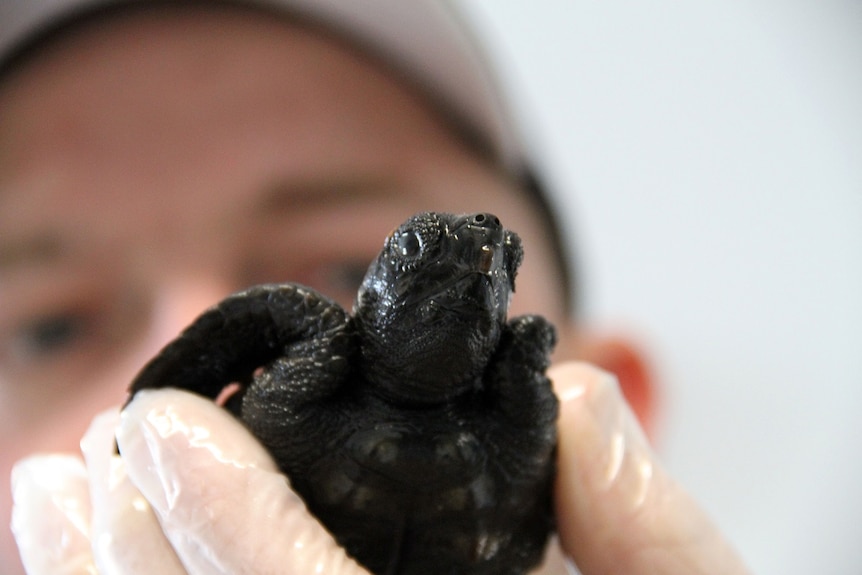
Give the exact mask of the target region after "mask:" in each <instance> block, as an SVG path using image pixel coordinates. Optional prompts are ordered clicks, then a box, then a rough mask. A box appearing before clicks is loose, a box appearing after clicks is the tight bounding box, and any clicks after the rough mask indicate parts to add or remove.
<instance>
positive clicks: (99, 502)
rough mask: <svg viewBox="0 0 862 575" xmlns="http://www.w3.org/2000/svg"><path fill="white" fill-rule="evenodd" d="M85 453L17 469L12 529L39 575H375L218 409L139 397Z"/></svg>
mask: <svg viewBox="0 0 862 575" xmlns="http://www.w3.org/2000/svg"><path fill="white" fill-rule="evenodd" d="M115 431H116V441H117V443H118V444H119V446H120V450H121V452H122V453H123V456H122V458H120V457H119V456H118V455H115V454H114V433H115ZM81 448H82V452H83V453H84V459H85V461H86V465H85V463H84V462H83V461H81V460H80V459H77V458H74V457H71V456H50V455H49V456H35V457H31V458H28V459H25V460H23V461H21V462H19V463H18V464H17V465H16V466H15V468H14V470H13V480H12V490H13V497H14V500H15V506H14V508H13V514H12V529H13V531H14V533H15V537H16V540H17V542H18V546H19V550H20V551H21V557H22V560H23V562H24V565H25V567H26V569H27V572H28V573H30V574H32V575H36V574H43V573H44V574H49V573H50V574H56V573H101V574H102V575H108V574H120V573H122V574H134V573H142V574H143V573H147V574H152V573H159V574H165V575H173V574H181V573H182V574H185V573H192V574H217V573H225V574H227V573H231V574H234V573H236V574H240V573H249V574H252V573H253V574H267V573H273V574H275V573H280V574H284V573H297V574H299V573H303V574H304V573H320V574H328V575H359V574H365V575H367V572H366V571H365V570H363V569H361V568H359V567H358V566H357V565H356V563H355V562H353V561H352V560H351V559H349V558H348V557H347V556H346V554H345V553H344V552H343V550H342V549H341V548H340V547H339V546H338V545H337V544H336V543H335V541H334V540H333V539H332V537H331V536H330V535H329V534H328V533H327V532H326V531H325V530H324V529H323V527H322V526H321V525H320V524H319V523H318V522H317V521H316V520H315V519H314V518H313V517H312V516H311V515H310V514H309V513H308V512H307V511H306V509H305V505H304V504H303V502H302V500H301V499H299V497H298V496H297V495H295V494H294V492H293V491H292V490H291V489H290V488H289V486H288V483H287V480H286V478H285V477H284V476H283V475H281V474H280V473H278V471H277V470H276V466H275V464H274V462H273V461H272V459H271V458H270V456H269V455H268V454H267V453H266V451H265V450H264V449H263V447H261V445H260V444H259V443H258V442H257V441H256V440H255V439H254V438H253V437H252V436H251V435H250V434H249V433H248V431H247V430H246V429H245V428H244V427H242V426H241V425H240V424H239V423H238V422H237V421H236V420H235V419H234V418H233V417H232V416H231V415H230V414H228V413H227V412H226V411H224V410H223V409H221V408H219V407H217V406H216V405H215V404H214V403H212V402H211V401H209V400H206V399H203V398H201V397H198V396H195V395H192V394H190V393H186V392H182V391H178V390H155V391H149V390H147V391H142V392H139V393H138V394H137V395H136V396H135V400H134V401H132V402H131V403H130V404H129V405H128V406H127V407H126V409H125V410H123V412H122V414H119V412H118V410H114V411H113V412H106V413H104V414H102V415H100V416H98V417H97V418H96V419H95V420H94V421H93V424H92V425H91V426H90V429H89V430H88V432H87V434H86V435H85V437H84V439H83V440H82V441H81Z"/></svg>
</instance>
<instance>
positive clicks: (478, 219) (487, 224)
mask: <svg viewBox="0 0 862 575" xmlns="http://www.w3.org/2000/svg"><path fill="white" fill-rule="evenodd" d="M471 220H472V221H471V223H472V224H473V225H474V226H478V227H480V228H499V227H500V218H498V217H497V216H495V215H494V214H474V215H473V217H472V218H471Z"/></svg>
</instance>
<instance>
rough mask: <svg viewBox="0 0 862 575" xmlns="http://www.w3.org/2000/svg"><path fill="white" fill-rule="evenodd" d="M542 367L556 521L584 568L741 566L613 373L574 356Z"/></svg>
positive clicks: (590, 574)
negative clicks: (553, 423) (658, 449)
mask: <svg viewBox="0 0 862 575" xmlns="http://www.w3.org/2000/svg"><path fill="white" fill-rule="evenodd" d="M548 375H549V377H550V378H551V379H552V380H553V381H554V387H555V390H556V392H557V394H558V396H559V398H560V420H559V433H560V434H559V455H558V471H557V484H556V493H555V499H556V514H557V524H558V528H559V534H560V539H561V542H562V545H563V547H564V549H565V550H566V551H567V552H568V553H569V554H570V555H571V556H572V557H573V558H574V561H575V563H576V564H577V565H578V568H579V569H580V570H581V572H582V573H583V575H596V574H604V573H623V574H626V575H640V574H646V573H662V574H665V575H676V574H679V575H683V574H685V575H692V574H707V573H715V574H719V573H720V574H722V575H736V574H743V573H747V570H746V568H745V567H744V565H743V564H742V562H741V561H740V559H739V558H738V556H737V554H736V553H735V552H734V550H733V549H732V548H731V546H730V545H729V544H728V542H727V541H726V540H725V539H724V538H723V537H722V536H721V534H720V533H719V532H718V531H717V530H716V528H715V527H714V526H713V524H712V523H711V521H710V520H709V519H708V518H707V516H706V514H705V513H704V512H703V511H702V510H701V509H700V508H699V507H698V506H697V505H696V504H695V503H694V501H693V500H692V499H691V498H690V497H689V496H688V495H687V494H686V493H685V492H684V491H683V489H682V488H681V487H680V486H679V485H678V484H677V483H676V482H675V481H673V479H672V478H671V477H670V476H668V474H667V473H666V472H665V470H664V469H663V468H662V467H661V465H660V464H659V463H658V461H657V460H656V457H655V455H654V454H653V452H652V450H651V449H650V447H649V445H648V444H647V441H646V438H645V436H644V434H643V432H642V431H641V429H640V427H639V425H638V423H637V420H636V419H635V417H634V415H633V414H632V412H631V410H630V409H629V408H628V406H627V404H626V403H625V400H624V399H623V398H622V395H621V394H620V392H619V388H618V386H617V383H616V380H615V378H613V376H611V375H609V374H607V373H605V372H602V371H600V370H598V369H596V368H593V367H591V366H588V365H586V364H576V363H572V364H566V365H562V366H558V367H555V368H553V369H551V370H549V373H548Z"/></svg>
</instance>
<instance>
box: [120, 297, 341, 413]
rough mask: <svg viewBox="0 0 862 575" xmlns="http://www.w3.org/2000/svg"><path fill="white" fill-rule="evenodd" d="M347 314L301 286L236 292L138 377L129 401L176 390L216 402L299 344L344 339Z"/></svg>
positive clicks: (214, 307)
mask: <svg viewBox="0 0 862 575" xmlns="http://www.w3.org/2000/svg"><path fill="white" fill-rule="evenodd" d="M347 319H348V316H347V313H346V312H345V311H344V309H343V308H342V307H341V306H339V305H338V304H337V303H335V302H334V301H332V300H330V299H329V298H326V297H324V296H322V295H321V294H319V293H317V292H316V291H314V290H312V289H310V288H306V287H303V286H300V285H297V284H265V285H259V286H255V287H252V288H249V289H247V290H245V291H242V292H238V293H235V294H233V295H231V296H228V297H227V298H226V299H224V300H222V301H221V302H220V303H219V304H217V305H215V306H213V307H212V308H210V309H208V310H207V311H205V312H204V313H203V314H201V315H200V316H199V317H198V318H197V319H196V320H195V321H194V322H193V323H192V324H191V325H190V326H189V327H187V328H186V329H185V330H184V331H183V332H182V333H181V334H180V335H179V337H177V338H176V339H174V340H173V341H171V342H170V343H168V344H167V345H166V346H165V347H164V348H163V349H162V350H161V352H160V353H159V354H158V355H156V357H155V358H153V359H152V360H151V361H150V362H149V363H147V365H145V366H144V368H143V369H142V370H141V371H140V372H139V373H138V375H137V377H135V379H134V381H133V382H132V384H131V386H130V388H129V399H128V400H127V403H128V401H131V398H132V397H134V395H135V393H137V392H138V391H140V390H142V389H149V388H162V387H176V388H180V389H187V390H189V391H192V392H195V393H198V394H200V395H203V396H206V397H210V398H213V399H215V398H216V397H218V395H219V394H220V393H221V392H222V390H223V389H224V388H225V387H226V386H228V385H229V384H231V383H234V382H239V383H248V382H249V381H251V379H252V377H253V375H254V372H255V370H257V368H259V367H261V366H264V365H266V364H268V363H270V362H272V361H273V360H275V359H276V358H278V357H281V356H283V355H285V353H286V350H287V349H288V348H289V347H290V346H291V345H293V344H297V343H299V342H307V341H311V340H316V339H322V340H331V339H332V338H336V339H338V338H337V337H336V336H337V335H338V334H339V333H341V332H343V331H344V329H345V327H346V326H347V324H348V321H347Z"/></svg>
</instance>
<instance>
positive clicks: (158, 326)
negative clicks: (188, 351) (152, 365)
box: [148, 277, 233, 354]
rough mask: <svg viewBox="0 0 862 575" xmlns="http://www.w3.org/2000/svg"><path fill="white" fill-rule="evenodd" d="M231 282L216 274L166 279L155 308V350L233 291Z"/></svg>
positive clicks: (153, 322) (157, 296) (158, 292)
mask: <svg viewBox="0 0 862 575" xmlns="http://www.w3.org/2000/svg"><path fill="white" fill-rule="evenodd" d="M232 288H233V286H231V285H229V284H228V282H223V281H219V280H218V279H217V278H207V277H183V278H179V279H173V280H171V281H166V282H164V284H163V285H161V286H160V287H159V289H158V291H157V292H156V296H155V301H154V302H153V308H152V316H151V317H152V323H151V329H150V335H151V337H150V338H148V339H150V340H151V341H152V343H153V344H154V345H156V346H157V348H156V349H154V350H153V354H155V353H156V352H157V351H158V350H159V349H161V347H162V346H163V345H164V344H166V343H167V342H169V341H171V340H172V339H174V338H175V337H177V336H178V335H179V334H180V332H182V331H183V330H184V329H185V328H186V327H187V326H188V325H189V324H191V323H192V322H193V321H194V320H195V318H197V317H198V316H199V315H200V314H202V313H203V312H204V311H205V310H206V309H207V308H209V307H211V306H213V305H215V304H217V303H218V302H219V301H221V300H222V299H224V298H225V297H226V296H228V295H229V294H230V293H231V292H232V291H233V289H232Z"/></svg>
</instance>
